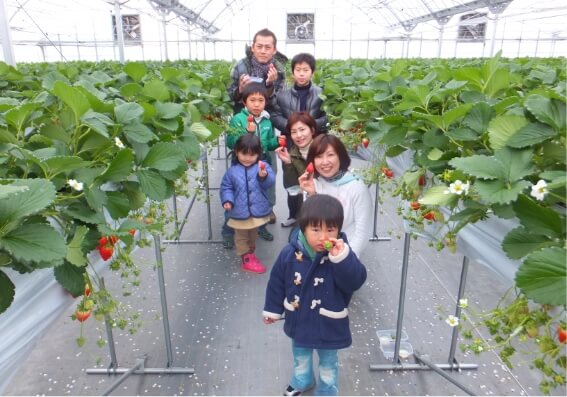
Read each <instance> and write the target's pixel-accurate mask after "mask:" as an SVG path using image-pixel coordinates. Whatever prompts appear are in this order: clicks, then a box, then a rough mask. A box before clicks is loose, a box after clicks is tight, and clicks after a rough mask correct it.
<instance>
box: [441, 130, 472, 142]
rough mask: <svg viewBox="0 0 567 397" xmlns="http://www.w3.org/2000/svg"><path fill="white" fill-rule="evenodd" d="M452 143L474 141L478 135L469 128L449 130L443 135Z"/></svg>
mask: <svg viewBox="0 0 567 397" xmlns="http://www.w3.org/2000/svg"><path fill="white" fill-rule="evenodd" d="M445 135H446V136H447V137H449V138H451V139H452V140H454V141H476V140H477V139H478V138H479V135H478V134H477V133H476V132H475V131H474V130H471V129H470V128H457V129H455V130H450V131H448V132H447V133H446V134H445Z"/></svg>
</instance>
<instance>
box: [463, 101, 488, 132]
mask: <svg viewBox="0 0 567 397" xmlns="http://www.w3.org/2000/svg"><path fill="white" fill-rule="evenodd" d="M493 116H494V110H493V109H492V108H491V107H490V105H489V104H488V103H486V102H480V103H477V104H476V105H474V106H473V107H472V109H471V111H470V112H469V114H467V116H466V117H465V118H464V119H463V124H464V125H466V126H467V127H469V128H470V129H472V130H473V131H475V132H477V133H478V134H483V133H484V132H486V130H487V129H488V124H489V123H490V120H491V119H492V117H493Z"/></svg>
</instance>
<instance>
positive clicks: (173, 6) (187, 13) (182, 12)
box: [148, 0, 220, 34]
mask: <svg viewBox="0 0 567 397" xmlns="http://www.w3.org/2000/svg"><path fill="white" fill-rule="evenodd" d="M148 2H149V3H150V4H151V5H152V6H153V7H155V8H156V9H158V10H159V11H161V12H163V13H168V12H173V13H174V14H176V15H177V16H179V17H180V18H181V19H184V20H185V21H186V22H187V23H192V24H194V25H196V26H198V27H199V28H201V29H202V30H203V31H204V32H206V33H209V34H215V33H217V32H218V31H219V30H220V29H219V28H217V27H216V26H215V25H213V23H212V22H209V21H207V20H205V19H203V18H201V16H200V14H201V13H200V12H199V13H196V12H195V11H193V10H191V9H189V8H187V7H186V6H184V5H183V4H181V3H180V2H179V0H148ZM209 3H210V2H209ZM207 5H208V3H207ZM205 7H206V6H205ZM201 12H202V11H201Z"/></svg>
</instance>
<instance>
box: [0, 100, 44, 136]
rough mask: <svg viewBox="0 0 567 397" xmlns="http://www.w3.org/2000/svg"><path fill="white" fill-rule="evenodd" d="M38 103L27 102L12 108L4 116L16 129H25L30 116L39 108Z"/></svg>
mask: <svg viewBox="0 0 567 397" xmlns="http://www.w3.org/2000/svg"><path fill="white" fill-rule="evenodd" d="M38 106H39V105H38V104H36V103H25V104H23V105H21V106H18V107H15V108H12V109H10V110H8V111H7V112H6V113H5V114H4V118H5V119H6V121H7V122H8V124H10V125H11V126H12V127H14V129H15V130H16V131H21V130H23V129H24V127H25V124H26V122H27V120H28V117H30V115H31V114H32V113H33V111H34V110H35V109H37V108H38Z"/></svg>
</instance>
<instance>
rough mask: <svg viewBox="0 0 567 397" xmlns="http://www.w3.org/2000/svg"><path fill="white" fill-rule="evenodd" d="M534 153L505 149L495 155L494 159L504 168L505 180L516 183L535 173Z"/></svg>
mask: <svg viewBox="0 0 567 397" xmlns="http://www.w3.org/2000/svg"><path fill="white" fill-rule="evenodd" d="M532 155H533V153H532V151H531V150H529V149H527V150H514V149H510V148H508V147H504V148H502V149H501V150H498V151H497V152H495V153H494V157H495V158H496V159H497V160H499V161H500V163H501V164H502V165H503V166H504V170H505V177H504V180H505V181H508V182H515V181H517V180H519V179H522V178H523V177H525V176H527V175H530V174H532V173H533V172H534V168H533V164H532Z"/></svg>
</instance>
